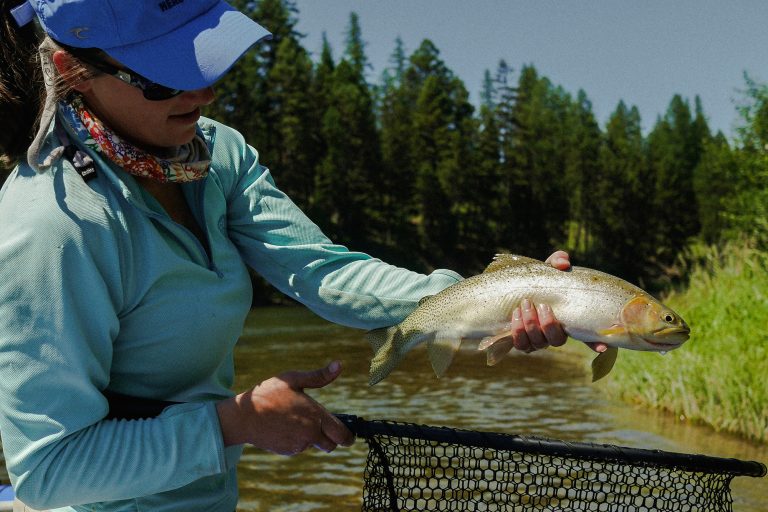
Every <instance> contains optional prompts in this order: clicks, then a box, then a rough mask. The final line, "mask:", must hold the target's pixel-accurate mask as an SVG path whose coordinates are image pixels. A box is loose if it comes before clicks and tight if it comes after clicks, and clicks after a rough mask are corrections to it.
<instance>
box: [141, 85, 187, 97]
mask: <svg viewBox="0 0 768 512" xmlns="http://www.w3.org/2000/svg"><path fill="white" fill-rule="evenodd" d="M182 92H184V91H181V90H179V89H171V88H168V87H166V86H164V85H160V84H156V83H150V84H148V85H147V86H146V87H145V88H144V97H145V98H146V99H148V100H150V101H162V100H167V99H170V98H173V97H174V96H178V95H179V94H181V93H182Z"/></svg>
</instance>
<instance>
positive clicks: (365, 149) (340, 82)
mask: <svg viewBox="0 0 768 512" xmlns="http://www.w3.org/2000/svg"><path fill="white" fill-rule="evenodd" d="M355 24H356V16H354V15H353V16H351V19H350V25H351V26H352V27H354V26H355ZM348 34H349V37H350V38H352V37H356V38H359V37H360V34H359V31H355V29H354V28H352V29H350V31H349V32H348ZM362 47H363V43H362V41H357V42H356V41H352V40H351V39H350V40H348V42H347V50H348V51H351V52H352V54H345V56H344V58H343V59H342V60H341V62H340V63H339V64H338V65H337V66H336V67H335V69H334V70H333V74H332V77H331V82H330V89H329V94H330V96H329V97H328V98H327V105H328V107H327V110H326V112H325V113H324V116H323V120H322V127H321V133H322V135H323V138H324V143H325V145H326V148H327V150H326V154H325V157H324V158H323V161H322V163H321V165H320V167H319V169H318V173H317V179H316V183H317V190H316V194H315V201H314V208H315V211H317V212H319V213H320V216H319V217H317V218H316V220H317V222H318V223H319V224H320V225H321V226H322V227H324V228H325V229H326V231H327V232H329V233H330V234H332V235H333V236H334V238H335V239H337V240H339V241H340V242H342V243H346V244H351V245H354V246H355V247H360V248H362V249H366V248H367V247H369V246H370V244H371V240H372V237H371V233H372V231H373V230H374V229H375V226H374V220H375V217H376V216H375V214H374V212H375V207H376V205H375V204H373V203H372V201H371V199H372V197H373V196H374V194H373V190H375V188H376V185H377V183H378V180H379V179H380V170H379V169H380V165H381V151H380V148H379V140H378V133H377V131H376V123H375V119H374V111H373V98H372V94H371V91H370V89H369V87H368V85H367V83H366V80H365V76H364V74H363V70H364V67H365V66H364V65H363V66H361V65H360V62H361V61H362V62H364V61H365V59H364V56H363V57H361V56H360V55H359V54H357V53H355V52H356V50H355V49H356V48H362ZM353 59H355V60H353Z"/></svg>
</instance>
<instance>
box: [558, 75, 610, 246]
mask: <svg viewBox="0 0 768 512" xmlns="http://www.w3.org/2000/svg"><path fill="white" fill-rule="evenodd" d="M601 144H602V133H601V132H600V127H599V126H598V124H597V121H596V120H595V116H594V114H593V113H592V103H591V102H590V101H589V99H588V98H587V95H586V93H585V92H584V91H583V90H579V92H578V95H577V98H576V101H575V102H573V103H572V104H571V105H570V108H569V111H568V118H567V123H566V158H565V185H566V189H567V190H568V196H569V200H568V202H569V207H570V211H569V215H568V218H569V220H570V224H571V225H570V232H569V237H568V244H567V246H566V247H567V248H568V249H569V250H571V251H572V252H574V255H575V256H576V257H577V258H579V257H582V256H584V255H586V254H588V253H589V252H590V249H591V232H592V229H593V226H594V224H595V223H596V222H599V219H597V218H596V217H595V215H594V209H593V208H592V207H591V201H592V200H591V197H590V196H591V193H592V186H593V183H594V180H595V179H596V177H597V175H598V173H599V156H600V146H601Z"/></svg>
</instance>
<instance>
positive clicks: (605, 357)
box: [592, 347, 619, 382]
mask: <svg viewBox="0 0 768 512" xmlns="http://www.w3.org/2000/svg"><path fill="white" fill-rule="evenodd" d="M618 355H619V349H618V348H616V347H608V349H607V350H606V351H605V352H600V354H598V355H597V357H596V358H595V359H593V360H592V382H596V381H598V380H600V379H602V378H603V377H605V376H606V375H608V373H610V371H611V369H613V365H614V364H615V363H616V356H618Z"/></svg>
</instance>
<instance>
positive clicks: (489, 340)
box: [477, 332, 510, 350]
mask: <svg viewBox="0 0 768 512" xmlns="http://www.w3.org/2000/svg"><path fill="white" fill-rule="evenodd" d="M508 337H510V335H509V333H508V332H503V333H501V334H496V335H495V336H486V337H485V338H483V339H482V340H480V343H479V344H478V345H477V350H487V349H489V348H491V347H492V346H493V345H495V344H496V342H497V341H501V340H503V339H504V338H508Z"/></svg>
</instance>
